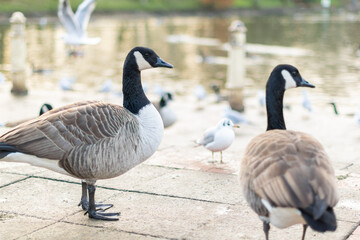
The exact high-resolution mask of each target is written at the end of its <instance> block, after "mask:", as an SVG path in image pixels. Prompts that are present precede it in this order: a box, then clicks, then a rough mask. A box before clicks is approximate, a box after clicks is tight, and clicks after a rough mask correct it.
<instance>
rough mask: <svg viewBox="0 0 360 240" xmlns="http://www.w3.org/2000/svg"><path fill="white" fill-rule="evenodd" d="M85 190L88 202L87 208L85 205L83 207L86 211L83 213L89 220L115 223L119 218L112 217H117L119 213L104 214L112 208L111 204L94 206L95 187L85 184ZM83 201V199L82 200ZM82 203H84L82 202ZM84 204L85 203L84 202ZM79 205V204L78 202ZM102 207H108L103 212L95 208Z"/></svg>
mask: <svg viewBox="0 0 360 240" xmlns="http://www.w3.org/2000/svg"><path fill="white" fill-rule="evenodd" d="M87 190H88V193H89V202H88V207H87V206H86V203H85V204H84V205H83V204H81V205H82V206H83V208H84V207H87V211H86V212H85V214H89V218H93V219H98V220H105V221H117V220H119V218H117V217H114V216H119V215H120V213H105V212H104V211H105V210H107V209H109V208H110V207H112V206H113V205H112V204H95V190H96V188H95V185H90V184H87ZM82 200H83V198H82ZM82 202H84V201H82ZM85 202H86V201H85ZM80 203H81V202H80ZM99 205H102V206H103V207H104V206H110V207H108V208H106V209H105V210H98V209H97V206H99Z"/></svg>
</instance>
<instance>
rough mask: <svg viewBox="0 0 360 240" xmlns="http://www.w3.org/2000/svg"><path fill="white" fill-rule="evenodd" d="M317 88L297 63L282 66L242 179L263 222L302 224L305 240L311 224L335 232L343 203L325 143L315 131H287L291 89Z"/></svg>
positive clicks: (272, 79) (267, 226)
mask: <svg viewBox="0 0 360 240" xmlns="http://www.w3.org/2000/svg"><path fill="white" fill-rule="evenodd" d="M295 87H311V88H313V87H315V86H313V85H311V84H310V83H308V82H306V81H305V80H304V79H303V78H302V77H301V75H300V73H299V71H298V70H297V69H296V68H295V67H293V66H291V65H278V66H277V67H275V68H274V70H273V71H272V73H271V75H270V77H269V80H268V82H267V85H266V109H267V119H268V123H267V131H266V132H265V133H263V134H260V135H258V136H256V137H255V138H254V139H252V140H251V141H250V143H249V144H248V146H247V148H246V150H245V153H244V157H243V160H242V164H241V171H240V180H241V184H242V189H243V193H244V196H245V198H246V200H247V202H248V204H249V205H250V207H251V208H252V209H253V210H254V211H255V212H256V213H257V214H258V215H259V217H260V219H261V220H262V221H263V225H264V232H265V237H266V239H268V236H269V229H270V223H271V224H273V225H274V226H276V227H278V228H286V227H289V226H291V225H294V224H298V223H301V224H303V226H304V229H303V236H302V239H304V238H305V233H306V228H307V226H308V225H309V226H310V227H311V228H312V229H314V230H315V231H319V232H325V231H335V229H336V225H337V224H336V217H335V214H334V211H333V207H334V206H335V205H336V203H337V202H338V199H339V197H338V193H337V188H336V183H335V176H334V170H333V168H332V166H331V163H330V160H329V157H328V155H327V154H326V152H325V150H324V148H323V146H322V145H321V144H320V143H319V142H318V141H317V140H316V139H314V138H313V137H312V136H310V135H309V134H305V133H301V132H296V131H291V130H286V127H285V122H284V117H283V108H282V105H283V96H284V93H285V90H287V89H289V88H295Z"/></svg>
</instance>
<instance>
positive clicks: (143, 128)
mask: <svg viewBox="0 0 360 240" xmlns="http://www.w3.org/2000/svg"><path fill="white" fill-rule="evenodd" d="M137 118H138V121H139V129H140V138H141V140H140V141H141V143H142V144H141V147H142V149H141V152H142V156H141V157H142V158H143V159H147V158H149V157H150V156H151V155H153V154H154V152H155V151H156V149H157V148H158V147H159V145H160V143H161V140H162V137H163V135H164V124H163V122H162V120H161V117H160V114H159V112H158V111H157V110H156V108H155V107H154V106H153V105H152V104H148V105H146V106H145V107H143V108H142V109H141V110H140V112H139V114H138V115H137Z"/></svg>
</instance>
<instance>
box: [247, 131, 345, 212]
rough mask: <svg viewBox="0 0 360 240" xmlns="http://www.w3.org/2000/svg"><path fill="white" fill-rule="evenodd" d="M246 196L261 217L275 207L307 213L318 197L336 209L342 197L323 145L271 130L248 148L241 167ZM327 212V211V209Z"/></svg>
mask: <svg viewBox="0 0 360 240" xmlns="http://www.w3.org/2000/svg"><path fill="white" fill-rule="evenodd" d="M241 180H242V187H243V192H244V195H245V197H246V200H247V201H248V202H249V203H250V206H251V208H252V209H253V210H254V211H255V212H256V213H257V214H258V215H260V216H264V217H268V216H269V213H268V210H267V209H266V207H265V206H264V204H263V203H262V201H261V199H264V200H266V201H268V202H269V203H270V204H271V205H272V206H276V207H283V208H301V209H306V208H308V207H309V206H311V205H312V204H313V202H314V199H315V197H316V196H318V197H319V198H320V199H323V200H325V201H326V205H327V206H329V207H334V206H335V205H336V203H337V202H338V199H339V196H338V193H337V189H336V183H335V178H334V170H333V168H332V167H331V164H330V160H329V157H328V155H327V154H326V152H325V150H324V148H323V147H322V145H321V144H320V143H319V142H318V141H317V140H316V139H315V138H313V137H312V136H311V135H309V134H306V133H302V132H296V131H291V130H286V131H285V130H270V131H267V132H265V133H263V134H260V135H258V136H257V137H255V138H254V139H253V140H251V142H250V143H249V145H248V146H247V148H246V150H245V154H244V158H243V161H242V165H241ZM324 210H325V209H324Z"/></svg>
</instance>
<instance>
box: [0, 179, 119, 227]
mask: <svg viewBox="0 0 360 240" xmlns="http://www.w3.org/2000/svg"><path fill="white" fill-rule="evenodd" d="M111 194H112V193H111V192H110V191H107V190H105V189H98V190H97V192H96V199H97V200H98V201H102V200H104V199H106V198H108V197H110V196H111ZM0 196H2V198H4V199H5V201H3V202H2V203H1V204H0V211H6V212H10V213H14V214H26V215H29V216H33V217H38V218H45V219H52V220H59V219H62V218H64V217H65V216H68V215H71V214H74V213H77V212H80V213H81V214H83V213H84V212H83V211H82V210H81V208H80V207H78V206H77V204H78V203H79V201H80V197H81V186H80V185H76V184H69V183H65V182H59V181H51V180H47V179H38V178H30V179H27V180H25V181H22V182H18V183H16V184H12V185H9V186H7V187H3V188H0ZM84 218H87V217H84ZM20 226H21V225H19V227H20Z"/></svg>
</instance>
